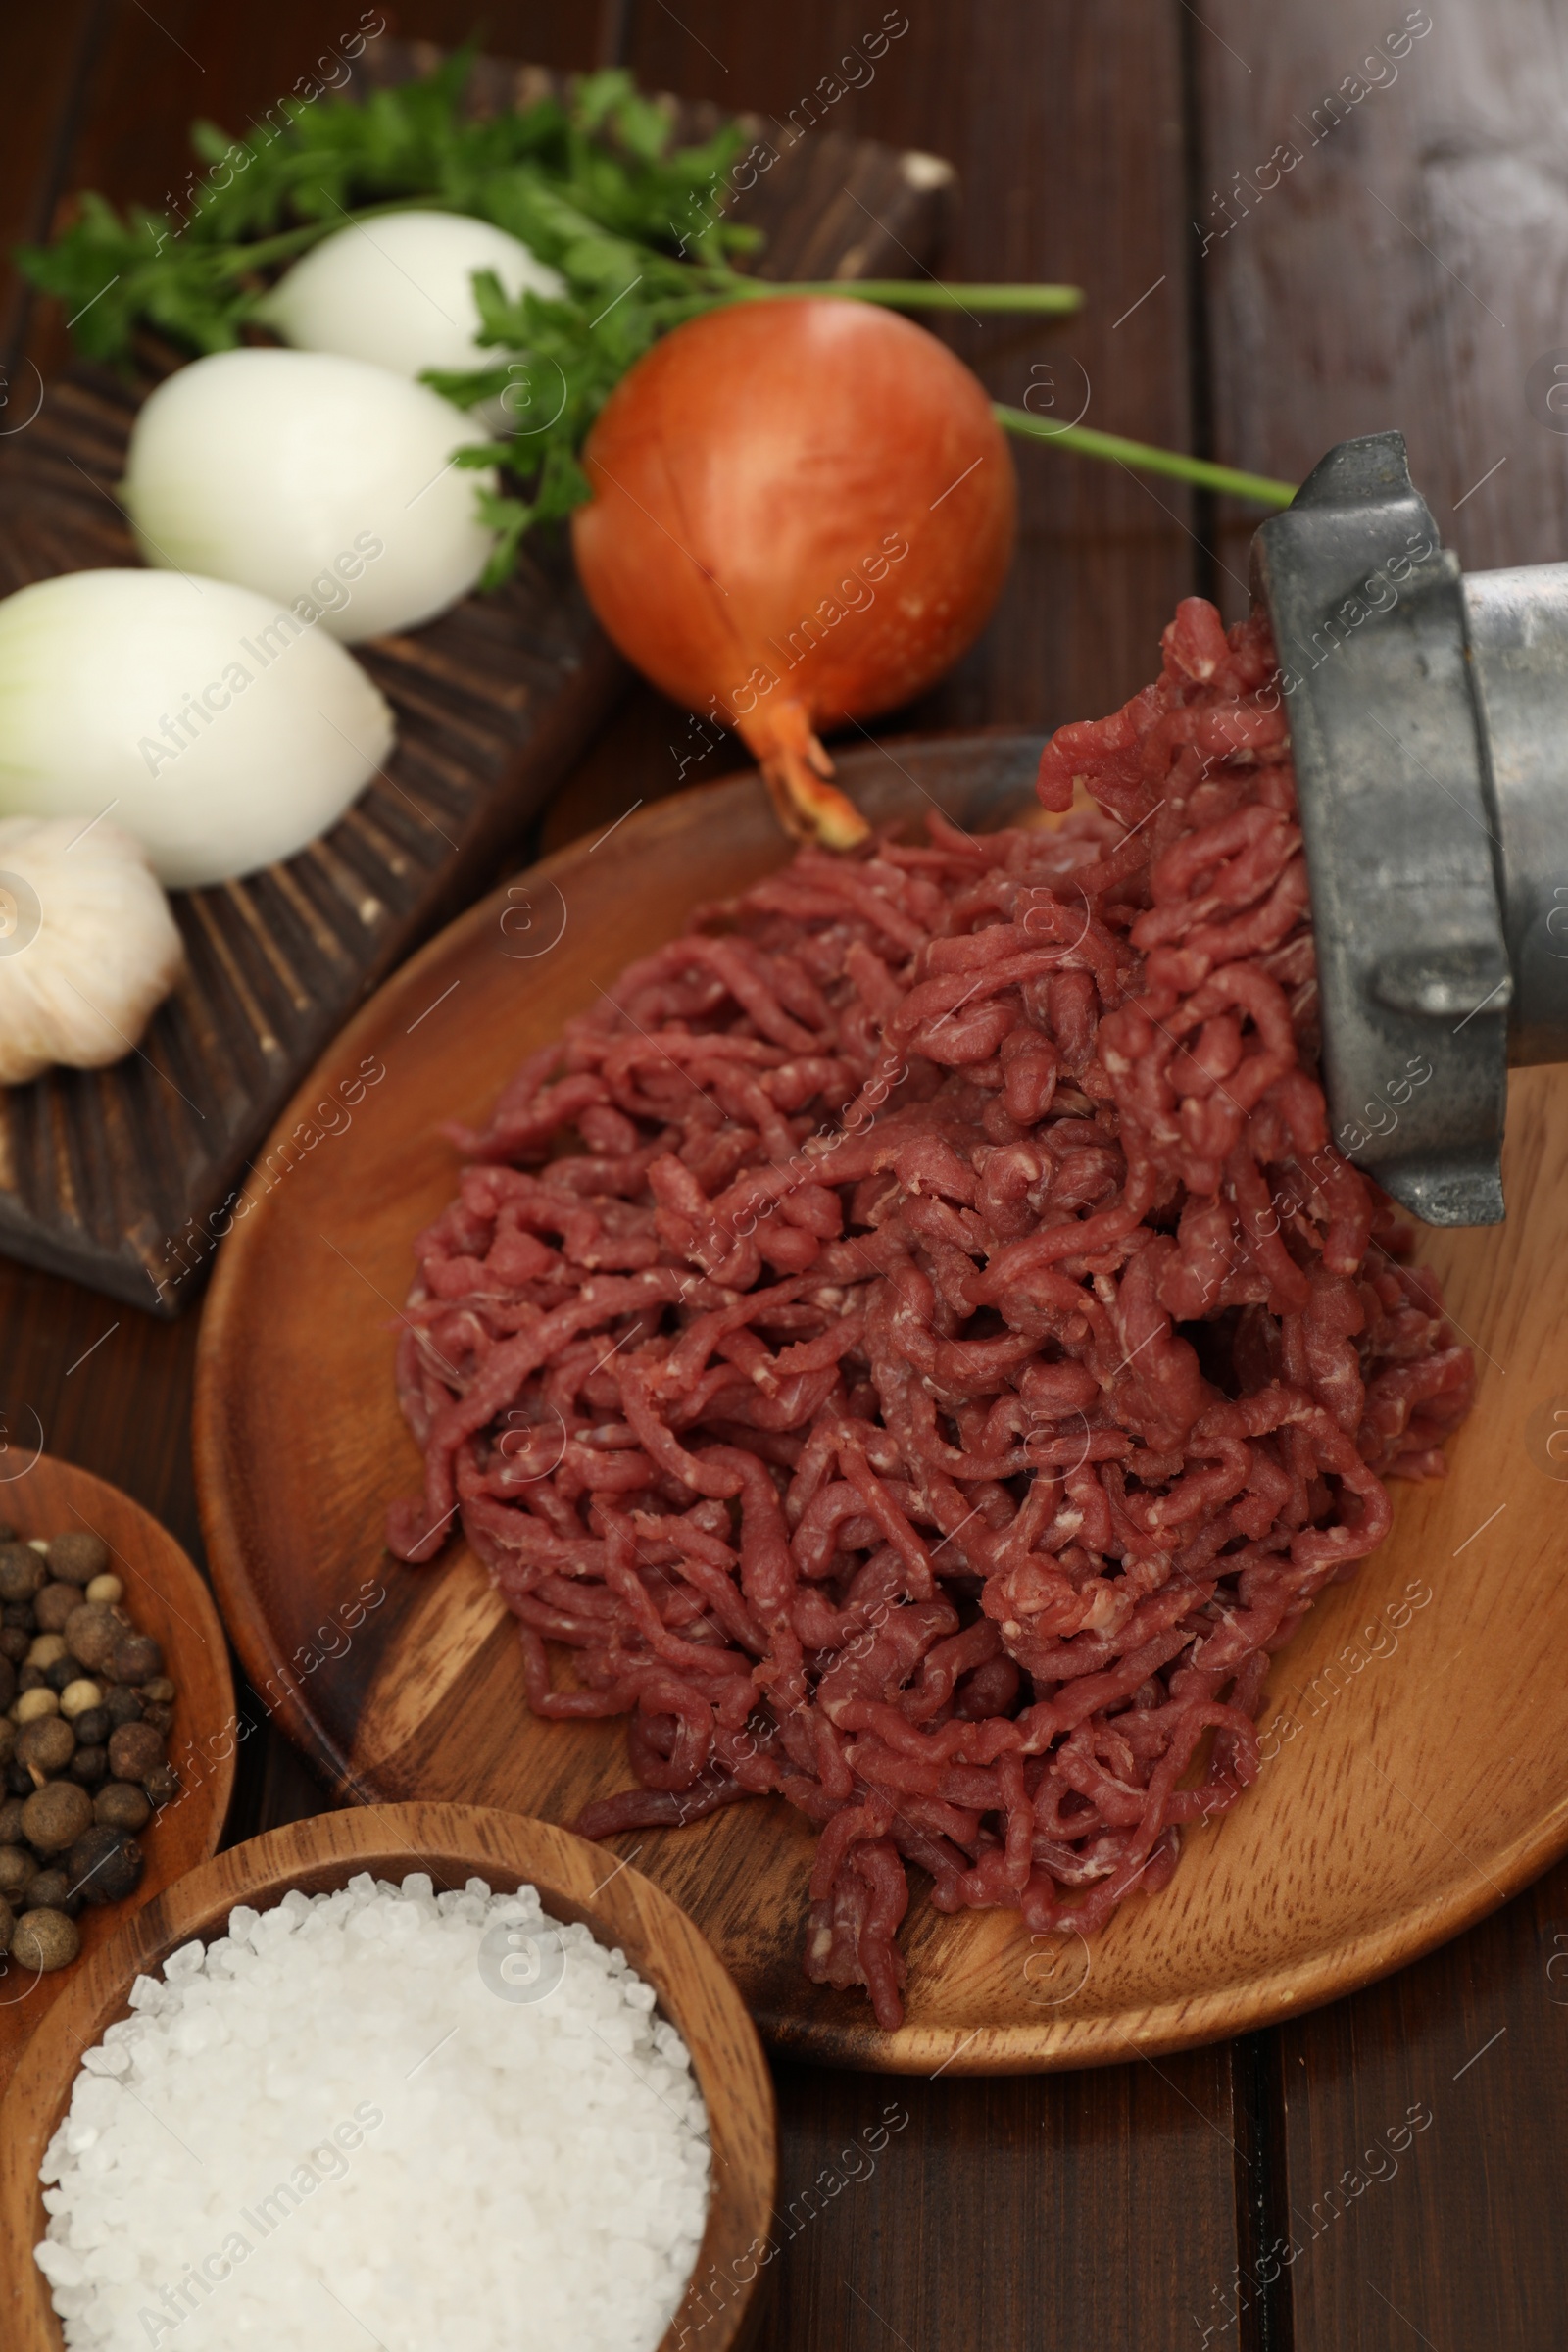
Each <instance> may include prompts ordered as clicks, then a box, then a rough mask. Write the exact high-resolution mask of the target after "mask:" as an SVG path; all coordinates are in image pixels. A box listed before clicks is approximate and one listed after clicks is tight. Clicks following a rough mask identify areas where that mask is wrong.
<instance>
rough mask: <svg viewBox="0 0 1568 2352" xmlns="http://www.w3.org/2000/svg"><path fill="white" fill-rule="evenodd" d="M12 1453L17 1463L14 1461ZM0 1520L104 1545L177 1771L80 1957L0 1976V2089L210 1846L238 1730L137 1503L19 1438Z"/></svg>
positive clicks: (4, 1454) (0, 1486)
mask: <svg viewBox="0 0 1568 2352" xmlns="http://www.w3.org/2000/svg"><path fill="white" fill-rule="evenodd" d="M40 1435H41V1432H40ZM19 1458H21V1459H22V1460H23V1461H24V1462H25V1467H24V1468H22V1469H20V1470H19V1469H17V1467H16V1463H17V1461H18V1459H19ZM0 1520H5V1521H7V1522H8V1523H9V1524H10V1525H11V1526H13V1527H15V1528H16V1529H17V1531H18V1534H19V1535H20V1536H21V1537H22V1539H23V1540H24V1541H25V1540H26V1539H27V1538H28V1537H29V1536H59V1535H64V1534H65V1532H66V1531H67V1529H69V1528H78V1529H82V1530H90V1531H91V1532H92V1533H93V1534H94V1535H97V1536H101V1537H102V1538H103V1540H104V1542H105V1544H108V1546H109V1555H110V1557H109V1565H110V1567H111V1569H112V1570H113V1572H114V1574H115V1575H116V1576H118V1577H119V1578H120V1581H121V1583H122V1584H123V1586H124V1588H125V1597H124V1602H123V1606H124V1608H125V1610H126V1611H127V1613H128V1614H129V1615H130V1617H132V1618H133V1619H134V1621H135V1625H136V1630H137V1632H138V1633H142V1634H151V1635H152V1636H153V1637H154V1639H155V1640H156V1641H157V1642H158V1643H159V1646H160V1647H161V1648H162V1650H163V1653H164V1664H165V1668H166V1670H167V1672H168V1675H169V1678H170V1680H171V1681H172V1684H173V1686H174V1720H173V1722H172V1725H171V1727H170V1733H169V1757H170V1761H171V1763H172V1764H173V1765H174V1766H175V1768H176V1769H177V1771H178V1773H179V1777H180V1793H179V1795H178V1796H177V1797H176V1798H175V1800H174V1802H173V1803H172V1804H170V1805H166V1806H165V1807H164V1809H163V1811H162V1812H161V1813H159V1814H158V1815H156V1816H155V1818H154V1819H153V1820H152V1821H151V1822H149V1823H148V1825H147V1828H146V1831H145V1832H144V1833H143V1837H142V1840H141V1842H142V1847H143V1851H144V1852H145V1854H146V1857H147V1863H146V1868H145V1870H144V1872H143V1874H142V1882H141V1885H140V1887H138V1888H137V1890H136V1892H135V1894H134V1895H133V1896H132V1897H131V1898H130V1902H129V1903H106V1904H103V1905H97V1904H89V1905H88V1906H87V1908H86V1909H85V1910H84V1911H83V1912H82V1914H81V1917H80V1919H79V1920H78V1921H77V1922H76V1925H77V1927H78V1928H79V1929H80V1931H81V1953H80V1957H79V1958H77V1959H75V1960H73V1962H72V1964H71V1966H70V1967H69V1968H61V1969H55V1970H52V1971H51V1972H50V1974H49V1975H48V1976H41V1977H40V1976H31V1975H30V1972H28V1971H26V1970H22V1969H19V1968H18V1967H17V1966H16V1965H15V1964H14V1963H13V1964H12V1965H11V1966H9V1967H7V1969H6V1970H5V1972H4V1974H3V1975H0V2091H3V2090H4V2089H5V2086H6V2083H7V2082H9V2080H10V2078H11V2070H12V2068H13V2067H14V2066H15V2065H16V2063H17V2061H18V2059H19V2058H20V2057H21V2055H22V2052H23V2050H24V2048H25V2046H26V2043H27V2041H28V2040H29V2039H30V2038H31V2036H32V2035H33V2034H36V2033H37V2031H38V2027H39V2024H40V2022H41V2020H42V2019H43V2017H44V2015H45V2014H46V2012H47V2011H48V2010H49V2009H50V2008H51V2007H52V2006H53V2005H54V2003H55V2002H56V2001H58V2000H59V1999H60V1997H61V1995H62V1993H64V1992H65V1990H66V1988H67V1987H68V1985H71V1984H72V1983H73V1980H74V1979H75V1977H76V1976H77V1975H78V1973H79V1972H81V1971H82V1970H84V1969H86V1968H87V1967H89V1966H90V1965H91V1961H92V1957H93V1954H94V1953H95V1952H97V1951H98V1950H99V1949H100V1947H101V1946H102V1945H104V1944H106V1943H107V1942H108V1941H109V1940H110V1938H111V1937H112V1936H114V1934H115V1933H116V1931H117V1929H119V1928H121V1927H122V1926H123V1924H124V1922H125V1920H126V1918H127V1916H129V1913H130V1909H131V1906H132V1905H134V1904H140V1903H144V1902H146V1901H148V1900H149V1898H150V1897H152V1896H153V1895H156V1894H158V1893H159V1892H160V1891H161V1890H162V1889H163V1888H164V1887H169V1886H172V1883H173V1881H174V1880H175V1879H178V1878H182V1877H183V1876H184V1874H185V1873H186V1872H187V1871H189V1870H193V1869H194V1868H195V1866H196V1864H197V1863H198V1862H205V1861H206V1859H207V1857H208V1855H209V1854H210V1853H212V1852H213V1850H214V1849H215V1847H216V1846H217V1844H218V1840H219V1838H221V1836H222V1834H223V1821H224V1817H225V1816H226V1814H227V1812H228V1800H229V1797H230V1796H231V1795H232V1793H233V1789H234V1740H235V1736H236V1732H237V1728H238V1727H237V1723H236V1719H235V1713H234V1683H233V1677H232V1676H231V1675H230V1673H229V1671H228V1646H227V1643H226V1642H225V1641H224V1639H223V1628H222V1625H221V1622H220V1620H219V1615H218V1611H217V1609H216V1607H215V1606H214V1604H213V1596H212V1594H211V1593H209V1591H208V1589H207V1587H206V1585H205V1584H204V1583H203V1582H202V1579H201V1577H200V1576H199V1575H198V1574H197V1572H196V1569H195V1567H194V1566H193V1565H192V1563H191V1561H190V1560H189V1559H188V1558H187V1557H186V1555H185V1553H184V1552H183V1551H182V1550H181V1549H180V1547H179V1545H178V1544H176V1543H175V1542H174V1539H173V1537H172V1535H171V1534H170V1533H169V1530H168V1529H167V1528H164V1527H160V1526H159V1524H158V1522H157V1520H156V1519H154V1518H153V1517H152V1516H151V1515H150V1513H148V1512H146V1511H144V1510H143V1509H142V1507H141V1505H140V1503H138V1502H132V1501H131V1499H130V1496H129V1495H122V1493H121V1492H120V1489H119V1488H118V1487H111V1486H108V1485H106V1484H105V1482H104V1481H103V1480H102V1479H101V1478H94V1477H93V1476H92V1475H91V1473H90V1472H89V1471H86V1470H78V1469H77V1468H76V1466H75V1464H74V1463H73V1462H60V1461H56V1460H55V1459H54V1458H53V1456H52V1455H50V1454H47V1453H37V1454H33V1455H32V1456H31V1457H30V1459H28V1458H27V1456H26V1453H25V1448H24V1447H23V1446H22V1445H21V1444H20V1443H14V1444H9V1445H0ZM29 1977H30V1982H29ZM0 2340H3V2339H0Z"/></svg>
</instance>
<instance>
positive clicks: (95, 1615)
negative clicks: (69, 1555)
mask: <svg viewBox="0 0 1568 2352" xmlns="http://www.w3.org/2000/svg"><path fill="white" fill-rule="evenodd" d="M47 1589H48V1588H46V1590H47ZM67 1590H70V1588H67ZM42 1597H43V1595H42V1593H40V1594H39V1598H40V1600H41V1599H42ZM74 1597H75V1604H76V1605H75V1606H74V1608H73V1609H72V1611H71V1613H70V1615H69V1616H68V1617H67V1619H66V1622H65V1624H64V1625H63V1626H62V1627H61V1629H60V1630H61V1632H62V1633H63V1634H64V1635H65V1637H66V1640H67V1642H69V1644H70V1646H71V1648H72V1651H73V1654H74V1655H75V1656H76V1657H78V1658H79V1659H80V1660H81V1662H82V1664H83V1666H85V1667H86V1669H87V1671H88V1672H89V1674H107V1673H108V1671H109V1665H110V1661H111V1659H112V1658H113V1657H114V1655H115V1651H116V1649H117V1648H118V1647H119V1645H120V1643H121V1642H123V1641H124V1639H125V1629H124V1627H123V1625H122V1624H121V1622H120V1619H119V1618H118V1617H117V1616H116V1615H115V1613H114V1611H113V1609H107V1608H105V1606H104V1604H103V1602H102V1601H101V1600H83V1599H82V1597H81V1594H80V1593H75V1595H74ZM116 1679H117V1680H118V1681H120V1682H128V1681H129V1679H130V1678H129V1676H128V1675H120V1676H118V1677H117V1678H116Z"/></svg>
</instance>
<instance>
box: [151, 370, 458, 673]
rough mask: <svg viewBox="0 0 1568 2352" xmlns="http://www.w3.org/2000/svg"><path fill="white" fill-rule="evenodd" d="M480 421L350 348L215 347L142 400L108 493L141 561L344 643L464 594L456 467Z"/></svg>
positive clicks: (411, 622) (402, 625) (406, 624)
mask: <svg viewBox="0 0 1568 2352" xmlns="http://www.w3.org/2000/svg"><path fill="white" fill-rule="evenodd" d="M486 437H487V436H486V434H485V431H484V428H483V426H482V425H478V424H475V422H474V421H473V419H472V418H471V417H466V416H465V415H464V414H463V411H462V410H461V409H455V408H454V407H453V406H452V404H451V402H450V401H446V400H442V399H441V398H440V397H439V395H438V394H436V393H434V392H432V391H431V390H430V387H429V385H428V384H414V383H410V382H409V381H408V379H407V377H405V376H401V375H394V374H392V372H391V371H390V369H388V368H372V367H370V366H369V365H368V363H367V362H366V361H364V360H345V359H340V358H339V357H338V356H337V354H336V353H335V352H326V351H218V352H214V353H212V354H211V355H210V356H209V357H208V358H207V359H205V360H193V361H192V362H191V364H190V366H189V367H188V368H176V369H175V370H174V373H173V374H172V375H171V376H166V378H165V379H164V381H163V382H162V383H161V384H160V385H159V387H158V389H157V391H156V392H154V393H153V394H152V395H151V397H150V398H149V399H148V400H146V401H145V402H144V403H143V404H142V408H141V411H140V414H139V415H138V417H137V418H136V422H135V426H134V429H133V430H132V432H131V436H130V448H129V451H128V452H127V455H126V460H125V478H124V482H123V488H122V495H123V498H124V502H125V507H126V510H127V512H128V513H129V515H130V518H131V521H132V522H133V524H134V525H135V529H136V536H137V539H138V541H139V542H140V546H141V552H142V554H143V556H144V557H145V558H146V560H147V562H148V563H149V564H156V565H160V566H162V567H163V568H165V569H167V570H173V571H190V572H197V573H200V574H204V575H205V576H207V577H209V578H212V579H219V580H235V581H237V582H238V583H239V585H240V586H241V587H243V588H254V589H256V590H258V591H259V592H260V593H261V594H262V595H264V596H270V597H273V598H275V599H276V601H277V602H278V603H279V604H281V605H284V606H286V607H288V609H289V610H290V611H292V612H294V613H300V614H301V616H302V617H304V618H306V619H309V620H312V621H314V620H316V619H318V618H319V621H320V624H321V626H322V628H323V629H325V630H327V631H328V632H329V633H330V634H331V635H332V636H334V637H337V638H340V639H341V640H342V642H343V643H344V644H345V645H353V644H355V643H357V642H358V640H359V639H360V638H362V637H378V636H380V635H381V634H382V632H383V631H384V630H387V629H412V628H416V627H417V625H418V623H419V622H420V621H421V620H429V619H432V618H433V617H434V615H435V614H436V613H444V612H445V611H446V609H447V607H448V606H449V605H452V604H456V602H457V600H458V598H459V597H460V596H465V595H466V593H467V591H468V590H469V589H470V588H471V587H472V586H473V584H474V582H475V580H476V579H477V578H478V577H479V574H480V572H481V571H482V570H483V569H484V566H485V562H486V559H487V558H488V556H489V553H490V548H491V543H492V535H491V533H490V532H489V531H487V530H486V529H485V527H484V525H483V524H482V523H481V522H480V521H479V519H478V514H477V507H476V496H475V490H476V485H477V484H478V483H479V482H481V481H482V482H485V483H487V484H489V485H490V486H491V487H493V486H494V483H495V475H494V474H493V473H483V474H475V473H473V472H470V471H469V470H467V469H466V467H464V466H458V465H455V464H454V462H453V452H454V451H455V450H456V449H458V448H459V447H460V446H463V445H465V444H467V445H469V446H471V445H472V444H474V443H476V442H477V443H482V442H483V441H484V440H485V439H486Z"/></svg>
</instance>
